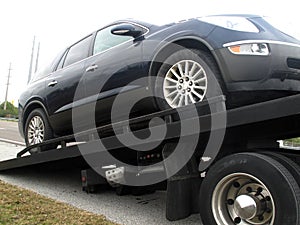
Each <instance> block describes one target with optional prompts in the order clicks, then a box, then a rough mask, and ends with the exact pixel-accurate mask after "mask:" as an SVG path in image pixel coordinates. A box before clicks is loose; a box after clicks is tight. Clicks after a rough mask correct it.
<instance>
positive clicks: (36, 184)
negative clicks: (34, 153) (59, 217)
mask: <svg viewBox="0 0 300 225" xmlns="http://www.w3.org/2000/svg"><path fill="white" fill-rule="evenodd" d="M21 149H22V147H21V146H16V145H12V144H7V143H3V142H0V161H1V160H3V159H8V158H13V157H15V155H16V153H17V152H18V151H20V150H21ZM0 180H3V181H5V182H8V183H11V184H14V185H17V186H20V187H22V188H26V189H29V190H32V191H34V192H37V193H39V194H41V195H44V196H47V197H50V198H53V199H55V200H58V201H61V202H65V203H68V204H70V205H73V206H75V207H77V208H80V209H84V210H87V211H90V212H92V213H96V214H101V215H105V216H106V217H107V218H108V219H110V220H112V221H115V222H117V223H120V224H126V225H135V224H137V225H143V224H146V225H152V224H153V225H157V224H160V225H165V224H166V225H183V224H188V225H193V224H195V225H196V224H197V225H201V224H202V223H201V221H200V218H199V215H192V216H190V217H188V218H187V219H184V220H179V221H175V222H169V221H167V220H166V218H165V202H166V192H164V191H158V192H156V193H154V194H150V195H144V196H138V197H137V196H132V195H127V196H117V195H116V194H115V192H114V191H113V190H103V191H101V192H100V193H97V194H86V193H85V192H83V191H82V189H81V179H80V171H79V170H78V169H72V170H63V171H57V170H56V171H55V170H54V171H53V170H52V171H48V170H47V171H43V170H42V171H41V170H34V169H19V170H14V171H8V172H0ZM62 222H63V221H62Z"/></svg>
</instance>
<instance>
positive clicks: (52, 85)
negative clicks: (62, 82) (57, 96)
mask: <svg viewBox="0 0 300 225" xmlns="http://www.w3.org/2000/svg"><path fill="white" fill-rule="evenodd" d="M55 85H57V81H56V80H53V81H51V82H50V83H49V84H48V87H54V86H55Z"/></svg>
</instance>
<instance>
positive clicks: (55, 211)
mask: <svg viewBox="0 0 300 225" xmlns="http://www.w3.org/2000/svg"><path fill="white" fill-rule="evenodd" d="M0 224H1V225H2V224H3V225H4V224H5V225H6V224H7V225H11V224H16V225H17V224H20V225H23V224H24V225H25V224H28V225H29V224H30V225H34V224H39V225H40V224H68V225H69V224H74V225H75V224H97V225H98V224H99V225H116V224H115V223H113V222H110V221H108V220H107V219H106V218H105V217H104V216H102V215H96V214H92V213H89V212H86V211H84V210H79V209H77V208H75V207H72V206H70V205H68V204H65V203H61V202H57V201H55V200H52V199H49V198H46V197H43V196H41V195H38V194H36V193H34V192H32V191H28V190H25V189H22V188H19V187H16V186H13V185H10V184H7V183H4V182H2V181H0Z"/></svg>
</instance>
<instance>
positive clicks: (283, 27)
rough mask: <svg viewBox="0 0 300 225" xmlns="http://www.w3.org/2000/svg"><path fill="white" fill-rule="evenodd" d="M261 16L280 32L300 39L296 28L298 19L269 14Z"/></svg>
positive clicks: (299, 32) (298, 25)
mask: <svg viewBox="0 0 300 225" xmlns="http://www.w3.org/2000/svg"><path fill="white" fill-rule="evenodd" d="M263 18H264V19H265V20H266V21H267V22H268V23H270V24H271V25H272V26H273V27H275V28H276V29H278V30H280V31H281V32H283V33H285V34H287V35H289V36H291V37H293V38H296V39H298V40H300V29H298V28H299V27H300V22H299V21H290V20H289V19H288V18H279V17H278V18H275V17H269V16H265V17H263Z"/></svg>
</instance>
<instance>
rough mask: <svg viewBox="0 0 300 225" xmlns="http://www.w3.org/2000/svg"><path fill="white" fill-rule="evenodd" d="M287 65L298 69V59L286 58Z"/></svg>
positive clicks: (299, 63) (299, 66)
mask: <svg viewBox="0 0 300 225" xmlns="http://www.w3.org/2000/svg"><path fill="white" fill-rule="evenodd" d="M287 65H288V67H289V68H292V69H298V70H300V59H295V58H288V59H287Z"/></svg>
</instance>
